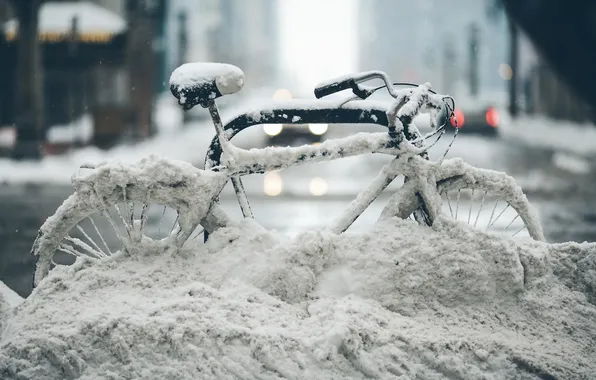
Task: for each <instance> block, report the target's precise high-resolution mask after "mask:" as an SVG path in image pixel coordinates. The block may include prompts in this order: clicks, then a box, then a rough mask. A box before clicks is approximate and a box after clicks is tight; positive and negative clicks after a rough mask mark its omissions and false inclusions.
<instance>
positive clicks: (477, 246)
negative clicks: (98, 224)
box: [0, 218, 596, 379]
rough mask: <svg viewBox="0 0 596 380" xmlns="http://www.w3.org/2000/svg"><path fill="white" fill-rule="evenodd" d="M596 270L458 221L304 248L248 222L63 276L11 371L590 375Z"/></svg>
mask: <svg viewBox="0 0 596 380" xmlns="http://www.w3.org/2000/svg"><path fill="white" fill-rule="evenodd" d="M595 273H596V246H595V245H593V244H577V243H567V244H562V245H548V244H545V243H539V242H533V241H527V242H522V243H521V244H519V245H518V244H515V243H514V242H513V241H512V240H504V239H502V238H498V237H494V236H492V235H485V234H483V233H481V232H475V231H472V230H468V229H464V228H463V227H461V226H460V225H459V224H457V223H454V222H449V221H447V220H440V221H438V222H437V223H435V227H434V228H433V229H429V228H427V227H421V226H418V225H417V224H415V223H414V222H410V221H404V220H399V219H397V218H392V219H388V220H386V221H383V222H382V223H379V224H377V225H376V226H375V228H374V229H373V230H372V231H371V232H370V233H365V234H350V233H348V234H343V235H334V234H330V233H328V232H326V231H319V232H315V231H312V232H306V233H302V234H300V235H298V236H296V237H295V238H288V237H285V236H282V235H279V234H277V233H274V232H268V231H265V230H263V229H262V228H261V227H259V226H258V225H256V224H255V223H254V222H251V221H249V220H247V221H244V222H242V223H239V224H238V225H234V226H231V227H229V228H225V229H222V230H219V231H217V232H216V233H214V234H213V235H212V236H211V238H210V240H209V242H208V243H207V244H205V245H199V244H197V246H191V245H189V246H188V247H187V251H185V252H184V254H183V255H179V256H171V255H155V256H152V257H146V256H123V255H115V256H112V257H110V258H108V259H104V260H102V261H100V262H98V263H94V264H91V261H86V260H84V259H77V261H76V263H75V264H74V265H73V266H70V267H59V268H56V269H54V270H53V271H52V272H50V275H49V277H47V278H46V279H44V281H43V282H42V283H41V284H40V286H39V287H38V288H36V289H35V290H34V292H33V293H32V295H31V296H30V297H29V298H28V299H26V300H25V301H24V302H23V303H22V304H20V305H19V306H17V308H16V309H15V315H14V316H13V317H10V318H9V319H8V321H6V327H5V328H4V330H3V331H2V333H1V337H0V374H2V378H3V379H16V378H19V379H42V378H43V379H65V378H67V379H69V378H77V379H114V378H147V379H148V378H153V379H155V378H168V379H197V378H201V379H227V378H230V379H232V378H234V379H236V378H243V379H256V378H259V379H273V378H288V379H315V378H316V379H338V378H342V379H362V378H383V379H385V378H425V379H441V378H462V379H479V378H483V379H513V378H515V379H536V378H543V379H546V378H566V379H580V378H590V377H591V376H592V375H593V374H594V373H596V363H595V362H594V360H593V353H594V350H595V349H596V307H595V306H594V301H595V299H596V298H595V293H594V289H595V285H596V276H595ZM590 302H592V303H590Z"/></svg>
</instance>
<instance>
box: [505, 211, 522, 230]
mask: <svg viewBox="0 0 596 380" xmlns="http://www.w3.org/2000/svg"><path fill="white" fill-rule="evenodd" d="M517 218H519V214H516V215H515V218H513V219H512V220H511V222H509V224H508V225H507V227H505V231H507V229H508V228H509V227H510V226H511V225H512V224H513V222H515V221H516V220H517Z"/></svg>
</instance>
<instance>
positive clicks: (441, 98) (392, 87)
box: [32, 63, 544, 286]
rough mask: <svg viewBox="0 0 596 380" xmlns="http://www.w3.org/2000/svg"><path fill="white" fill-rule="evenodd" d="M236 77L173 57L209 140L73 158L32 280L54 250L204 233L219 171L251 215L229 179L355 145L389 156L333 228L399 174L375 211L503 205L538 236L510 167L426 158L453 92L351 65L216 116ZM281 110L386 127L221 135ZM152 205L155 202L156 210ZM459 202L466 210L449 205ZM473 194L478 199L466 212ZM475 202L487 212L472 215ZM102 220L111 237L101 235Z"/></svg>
mask: <svg viewBox="0 0 596 380" xmlns="http://www.w3.org/2000/svg"><path fill="white" fill-rule="evenodd" d="M372 79H380V80H382V81H383V82H384V84H383V85H381V86H378V87H369V86H364V85H362V83H363V82H366V81H369V80H372ZM243 83H244V73H243V72H242V71H241V70H240V69H239V68H237V67H235V66H232V65H228V64H219V63H188V64H184V65H182V66H180V67H179V68H177V69H176V70H175V71H174V72H173V73H172V76H171V78H170V88H171V91H172V93H173V94H174V96H175V97H176V98H177V99H178V103H179V104H180V105H181V106H182V107H183V109H184V110H189V109H191V108H192V107H194V106H196V105H201V106H202V107H204V108H208V110H209V112H210V114H211V117H212V120H213V124H214V126H215V130H216V137H215V138H214V140H213V141H212V143H211V146H210V148H209V151H208V154H207V158H206V162H205V169H199V168H196V167H194V166H193V165H191V164H190V163H186V162H181V161H175V160H171V159H167V158H160V157H155V156H152V157H148V158H146V159H143V160H141V161H140V162H138V163H136V164H131V165H124V164H122V163H119V162H109V163H103V164H100V165H83V166H82V167H81V170H79V172H78V173H77V174H75V175H74V176H73V181H72V182H73V186H74V189H75V192H74V194H73V195H71V196H70V197H69V198H68V199H67V200H66V201H65V202H64V203H63V204H62V205H61V206H60V207H59V208H58V210H57V211H56V213H55V214H54V215H53V216H51V217H50V218H48V219H47V221H46V222H45V223H44V224H43V226H42V227H41V228H40V231H39V233H38V236H37V239H36V240H35V242H34V244H33V248H32V253H33V254H34V255H37V264H36V270H35V275H34V286H37V285H38V284H39V282H40V281H41V280H42V279H43V278H44V277H45V276H47V274H48V273H49V270H50V269H51V267H52V265H53V264H56V263H55V261H54V255H55V254H56V252H63V253H66V254H68V255H72V256H88V257H89V258H90V259H91V260H101V259H102V258H105V257H108V256H111V255H113V254H115V253H116V252H126V253H129V254H133V253H140V254H142V253H144V252H147V251H152V250H156V249H157V250H160V251H163V250H173V251H175V252H176V251H178V250H180V249H181V248H182V247H183V246H184V244H185V243H187V242H188V241H189V240H195V238H196V237H197V236H199V234H200V233H201V232H204V233H205V235H204V236H205V239H207V237H208V234H212V233H214V232H215V231H217V230H218V229H221V228H223V227H226V226H229V225H231V224H233V223H234V222H233V220H232V219H231V218H230V217H228V215H227V214H226V213H225V212H224V211H223V210H222V209H221V207H220V206H219V205H218V198H219V196H220V193H221V191H222V190H223V189H224V187H225V185H226V184H227V183H228V182H230V181H231V182H232V184H233V187H234V189H235V193H236V196H237V198H238V202H239V205H240V209H241V211H242V214H243V216H244V217H245V218H252V217H253V213H252V210H251V207H250V204H249V201H248V198H247V195H246V192H245V191H244V187H243V184H242V181H241V177H242V176H244V175H248V174H254V173H265V172H268V171H272V170H279V169H284V168H288V167H290V166H294V165H299V164H305V163H312V162H321V161H329V160H335V159H339V158H342V157H349V156H355V155H362V154H367V153H383V154H388V155H391V156H393V157H394V158H393V159H392V160H391V161H390V162H389V163H388V164H386V165H385V166H384V167H383V168H382V169H381V171H380V173H379V174H378V175H377V177H376V178H375V179H374V180H373V181H372V182H371V183H370V184H369V186H368V187H367V188H366V189H364V190H363V191H361V192H360V193H359V194H358V195H357V197H356V198H355V199H354V200H353V201H352V202H351V203H350V204H349V205H348V207H347V208H346V210H345V212H344V213H343V214H341V215H339V216H338V217H337V218H336V219H335V221H334V222H333V223H332V225H331V226H329V229H330V231H331V232H333V233H337V234H340V233H342V232H344V231H346V230H347V229H348V228H349V227H350V226H351V225H352V223H353V222H354V221H355V220H356V219H357V218H358V217H359V216H360V215H361V214H362V212H363V211H364V210H365V209H366V208H367V207H368V206H369V205H370V204H371V203H372V202H373V201H374V200H375V199H376V198H377V197H378V196H379V195H380V194H381V193H382V192H383V190H384V189H386V188H387V186H388V185H389V184H390V183H392V182H393V181H394V180H395V179H396V178H397V177H398V176H399V175H402V176H404V185H403V186H402V187H401V188H399V190H397V191H396V192H395V193H394V194H392V195H391V197H390V200H389V201H388V203H387V205H386V206H385V208H384V210H383V212H382V214H381V216H380V218H381V219H383V218H389V217H395V216H397V217H400V218H410V217H411V218H413V219H414V220H415V221H417V222H418V223H420V224H424V225H428V226H432V225H433V224H434V223H435V222H436V221H437V220H439V219H440V218H441V217H442V216H443V217H449V216H451V217H453V218H455V219H459V220H462V221H464V222H466V221H467V223H468V224H469V225H470V226H471V227H472V228H479V227H480V226H479V220H484V221H485V222H486V223H485V224H486V226H485V227H486V228H485V229H489V228H494V227H498V226H499V225H500V224H499V223H498V221H499V220H502V219H501V217H502V216H503V215H504V214H507V213H509V214H512V215H511V216H512V219H511V221H510V222H509V223H508V224H507V225H506V226H504V225H501V227H499V228H498V229H499V230H501V231H505V230H507V229H508V228H510V227H511V226H513V225H515V226H516V227H517V228H516V229H515V230H516V231H515V232H514V233H513V235H514V236H515V235H517V234H518V233H519V232H521V231H526V233H527V235H529V236H530V237H531V238H533V239H536V240H544V236H543V232H542V227H541V225H540V223H539V221H538V218H537V216H536V214H535V212H534V210H533V208H532V207H531V205H530V204H529V203H528V200H527V199H526V197H525V195H524V194H523V192H522V190H521V188H520V187H518V186H517V185H516V184H515V181H514V180H513V178H511V177H509V176H508V175H506V174H505V173H501V172H496V171H492V170H486V169H479V168H475V167H472V166H470V165H468V164H466V163H464V162H463V161H462V160H460V159H445V157H444V156H443V158H441V159H440V160H438V161H432V160H430V159H429V156H428V149H429V148H430V147H431V146H433V144H434V143H431V144H427V141H429V140H430V139H431V138H433V137H435V136H436V140H435V143H436V141H438V139H439V138H440V137H441V136H443V134H444V133H445V129H446V128H447V124H448V123H447V121H448V120H449V119H450V117H454V115H453V109H454V103H453V99H452V98H450V97H448V96H445V95H440V94H437V93H435V92H434V91H432V90H431V88H430V85H429V84H423V85H420V86H411V87H408V88H398V84H393V83H392V82H391V81H390V80H389V78H388V76H387V75H386V74H385V73H383V72H379V71H372V72H365V73H359V74H355V75H350V76H345V77H341V78H336V79H333V80H331V81H328V82H325V83H322V84H320V85H319V86H317V88H316V89H315V96H316V97H317V98H319V99H318V100H290V101H285V102H279V103H275V104H271V105H270V106H267V107H263V108H262V109H259V110H256V111H255V110H251V111H249V112H246V113H244V114H242V115H240V116H237V117H235V118H232V119H231V120H230V121H228V122H227V123H226V124H225V125H224V123H222V120H221V118H220V114H219V112H218V109H217V106H216V103H215V99H217V98H218V97H221V96H223V95H226V94H233V93H236V92H238V91H239V90H240V89H241V88H242V86H243ZM348 89H351V90H352V92H353V96H351V97H349V98H345V99H330V98H327V99H321V98H323V97H325V96H327V95H330V94H333V93H336V92H339V91H343V90H348ZM380 89H386V90H387V91H388V92H389V94H390V95H391V96H392V97H393V98H394V100H393V101H392V103H391V104H389V105H388V106H387V105H385V104H382V103H379V102H373V101H370V100H368V99H367V98H368V97H369V96H370V95H372V94H373V93H374V92H375V91H378V90H380ZM421 112H428V113H430V120H431V125H432V126H433V128H434V131H433V132H431V133H429V134H427V135H425V136H422V135H421V133H420V132H419V130H418V129H417V128H416V126H415V125H414V123H413V119H414V118H415V117H416V116H417V115H418V114H420V113H421ZM282 122H283V123H294V124H308V123H330V124H333V123H335V124H343V123H356V124H357V123H363V124H368V123H373V124H379V125H384V126H386V127H387V128H388V133H387V132H376V133H358V134H355V135H353V136H348V137H345V138H340V139H329V140H327V141H324V142H322V143H320V144H319V145H316V146H315V145H303V146H299V147H266V148H260V149H251V150H245V149H240V148H238V147H236V146H234V145H233V144H232V142H231V139H232V138H233V137H234V136H235V135H236V134H237V133H238V132H240V131H241V130H243V129H245V128H248V127H250V126H253V125H261V124H277V123H282ZM474 197H476V199H474ZM489 200H491V201H494V206H493V207H485V204H486V202H487V201H489ZM462 202H463V203H462ZM466 202H467V203H468V204H465V203H466ZM153 205H159V206H160V207H158V208H157V210H156V208H155V207H153ZM463 205H465V206H466V207H467V212H465V211H461V213H460V206H462V207H461V208H462V210H463ZM474 205H476V206H478V209H477V210H476V211H474V212H472V207H473V206H474ZM499 205H501V206H499ZM162 210H163V211H162ZM166 210H171V211H173V212H171V213H169V214H168V215H171V218H172V219H173V218H174V216H175V219H174V221H173V223H171V222H172V221H171V220H170V221H169V223H170V224H171V227H170V228H166V229H165V230H164V231H163V232H164V233H161V230H162V226H163V225H164V220H165V219H167V216H166ZM483 211H485V212H486V213H488V215H490V217H488V218H486V217H482V218H481V213H482V212H483ZM98 216H101V217H103V218H97V217H98ZM98 219H100V220H101V222H100V221H98ZM501 224H506V223H501ZM151 229H152V231H150V230H151ZM109 231H111V234H112V235H113V238H112V239H108V238H106V235H107V234H108V233H110V232H109Z"/></svg>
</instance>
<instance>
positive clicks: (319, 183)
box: [309, 177, 327, 197]
mask: <svg viewBox="0 0 596 380" xmlns="http://www.w3.org/2000/svg"><path fill="white" fill-rule="evenodd" d="M309 190H310V193H311V194H312V195H314V196H316V197H319V196H321V195H325V194H327V182H326V181H325V180H324V179H323V178H320V177H315V178H313V179H311V180H310V185H309Z"/></svg>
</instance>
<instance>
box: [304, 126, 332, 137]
mask: <svg viewBox="0 0 596 380" xmlns="http://www.w3.org/2000/svg"><path fill="white" fill-rule="evenodd" d="M328 128H329V126H328V124H309V125H308V130H309V131H310V133H312V134H313V135H322V134H324V133H325V132H327V129H328Z"/></svg>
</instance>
